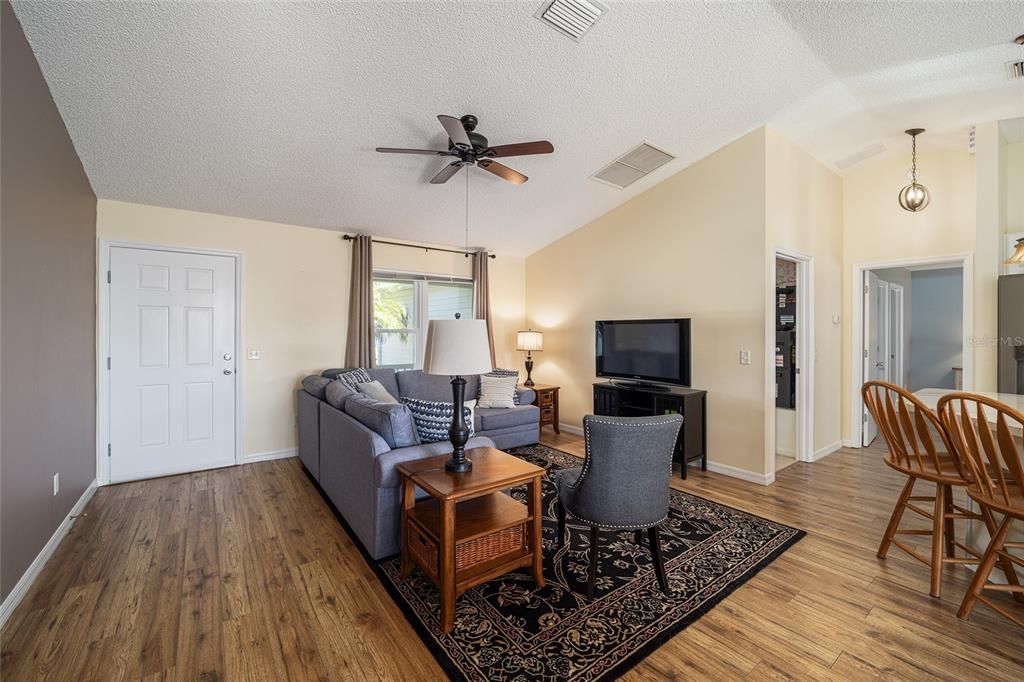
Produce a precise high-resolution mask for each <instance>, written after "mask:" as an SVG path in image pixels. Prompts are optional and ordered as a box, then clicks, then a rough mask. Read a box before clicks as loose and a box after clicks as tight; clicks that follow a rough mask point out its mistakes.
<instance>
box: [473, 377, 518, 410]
mask: <svg viewBox="0 0 1024 682" xmlns="http://www.w3.org/2000/svg"><path fill="white" fill-rule="evenodd" d="M516 381H518V379H517V378H516V377H510V376H500V377H496V376H491V375H489V374H484V375H482V376H481V377H480V398H479V399H478V400H477V401H476V402H477V405H479V406H480V407H505V408H514V407H515V406H516V403H515V395H516Z"/></svg>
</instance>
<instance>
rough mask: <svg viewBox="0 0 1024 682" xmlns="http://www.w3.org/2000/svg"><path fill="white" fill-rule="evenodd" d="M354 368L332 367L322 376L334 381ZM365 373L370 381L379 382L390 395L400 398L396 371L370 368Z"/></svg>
mask: <svg viewBox="0 0 1024 682" xmlns="http://www.w3.org/2000/svg"><path fill="white" fill-rule="evenodd" d="M353 369H355V368H353V367H332V368H331V369H325V370H324V371H323V372H322V373H321V376H325V377H327V378H328V379H333V378H335V377H336V376H338V375H339V374H342V373H344V372H351V371H352V370H353ZM363 371H364V372H366V374H367V375H368V376H369V377H370V381H379V382H380V383H381V384H383V385H384V388H386V389H387V390H388V393H390V394H391V395H393V396H395V397H396V398H397V397H398V382H397V381H396V380H395V370H393V369H391V368H390V367H368V368H365V369H363Z"/></svg>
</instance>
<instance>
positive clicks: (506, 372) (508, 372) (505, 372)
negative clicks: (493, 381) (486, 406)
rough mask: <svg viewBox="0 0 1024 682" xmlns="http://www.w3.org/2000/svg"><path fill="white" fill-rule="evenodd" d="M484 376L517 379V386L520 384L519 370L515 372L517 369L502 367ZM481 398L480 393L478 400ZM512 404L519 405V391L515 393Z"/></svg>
mask: <svg viewBox="0 0 1024 682" xmlns="http://www.w3.org/2000/svg"><path fill="white" fill-rule="evenodd" d="M483 376H485V377H515V378H516V383H517V384H518V383H519V370H515V369H502V368H500V367H495V368H494V369H492V370H491V371H490V372H488V373H487V374H484V375H483ZM479 398H480V395H479V393H478V394H477V399H479ZM512 404H514V405H518V404H519V391H518V390H517V391H514V392H513V393H512Z"/></svg>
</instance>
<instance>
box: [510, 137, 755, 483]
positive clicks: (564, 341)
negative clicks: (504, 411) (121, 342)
mask: <svg viewBox="0 0 1024 682" xmlns="http://www.w3.org/2000/svg"><path fill="white" fill-rule="evenodd" d="M764 173H765V131H764V129H763V128H762V129H759V130H756V131H754V132H752V133H749V134H747V135H745V136H744V137H742V138H740V139H739V140H736V141H735V142H733V143H731V144H729V145H727V146H725V147H723V148H722V149H720V150H718V151H717V152H715V153H714V154H712V155H711V156H709V157H707V158H705V159H703V160H701V161H699V162H697V163H695V164H693V165H692V166H690V167H688V168H686V169H684V170H682V171H680V172H679V173H677V174H675V175H673V176H671V177H670V178H668V179H667V180H665V181H663V182H661V183H660V184H658V185H656V186H655V187H653V188H651V189H649V190H647V191H646V192H644V193H643V194H641V195H639V196H637V197H635V198H633V199H632V200H630V201H628V202H627V203H625V204H623V205H622V206H619V207H618V208H616V209H614V210H613V211H611V212H609V213H607V214H605V215H604V216H601V217H600V218H598V219H596V220H594V221H593V222H591V223H589V224H587V225H585V226H584V227H581V228H580V229H578V230H576V231H575V232H572V233H571V234H569V235H567V236H565V237H563V238H562V239H560V240H558V241H556V242H554V243H553V244H550V245H548V246H547V247H545V248H544V249H541V250H540V251H538V252H536V253H534V254H533V255H531V256H529V257H528V258H527V260H526V300H527V308H526V309H527V319H528V323H529V324H530V325H531V326H532V327H533V328H535V329H540V330H543V331H544V332H545V337H544V345H545V350H544V352H543V353H538V354H537V355H536V356H535V359H536V362H537V367H536V369H535V370H534V377H535V379H536V380H537V381H538V382H543V383H551V384H558V385H560V386H561V387H562V390H561V394H560V400H561V405H560V407H561V419H562V421H563V422H564V423H566V424H569V425H574V426H577V427H578V426H580V424H581V422H582V419H583V415H585V414H588V413H591V412H592V410H593V395H592V384H593V382H594V381H596V377H595V376H594V321H595V320H600V319H620V318H647V317H651V318H656V317H690V318H692V319H693V327H692V336H693V341H692V344H693V354H692V377H693V385H694V386H695V387H700V388H706V389H708V390H709V394H708V457H709V459H710V460H711V461H712V462H715V463H719V464H724V465H727V466H731V467H737V468H739V469H743V470H746V471H749V472H754V473H756V474H758V475H762V474H764V473H765V472H766V460H765V457H764V448H765V437H764V436H765V422H766V417H765V344H764V319H765V282H766V278H767V276H768V273H767V264H766V260H765V257H764V229H765V224H764V220H765V218H764ZM609 191H611V190H609ZM741 194H744V196H740V195H741ZM771 276H772V277H774V268H773V269H772V270H771ZM741 349H743V350H749V351H750V353H751V360H752V363H751V365H749V366H741V365H740V364H739V352H740V350H741ZM772 416H774V412H772Z"/></svg>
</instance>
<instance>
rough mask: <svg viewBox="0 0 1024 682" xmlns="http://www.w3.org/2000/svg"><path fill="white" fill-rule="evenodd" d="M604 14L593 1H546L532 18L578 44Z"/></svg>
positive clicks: (599, 5)
mask: <svg viewBox="0 0 1024 682" xmlns="http://www.w3.org/2000/svg"><path fill="white" fill-rule="evenodd" d="M604 12H605V8H604V6H603V5H601V4H599V3H596V2H594V1H593V0H548V1H547V2H545V3H544V4H543V5H541V7H540V9H539V10H537V13H536V14H534V15H533V16H535V17H537V18H538V19H540V20H541V21H543V22H544V23H545V24H547V25H548V26H550V27H551V28H553V29H555V30H556V31H558V32H559V33H561V34H562V35H564V36H568V37H569V38H572V39H573V40H575V41H576V42H577V43H578V42H579V41H581V40H583V36H585V35H586V33H587V31H589V30H590V29H591V28H592V27H593V26H594V24H596V23H597V20H598V19H600V18H601V15H603V14H604Z"/></svg>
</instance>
